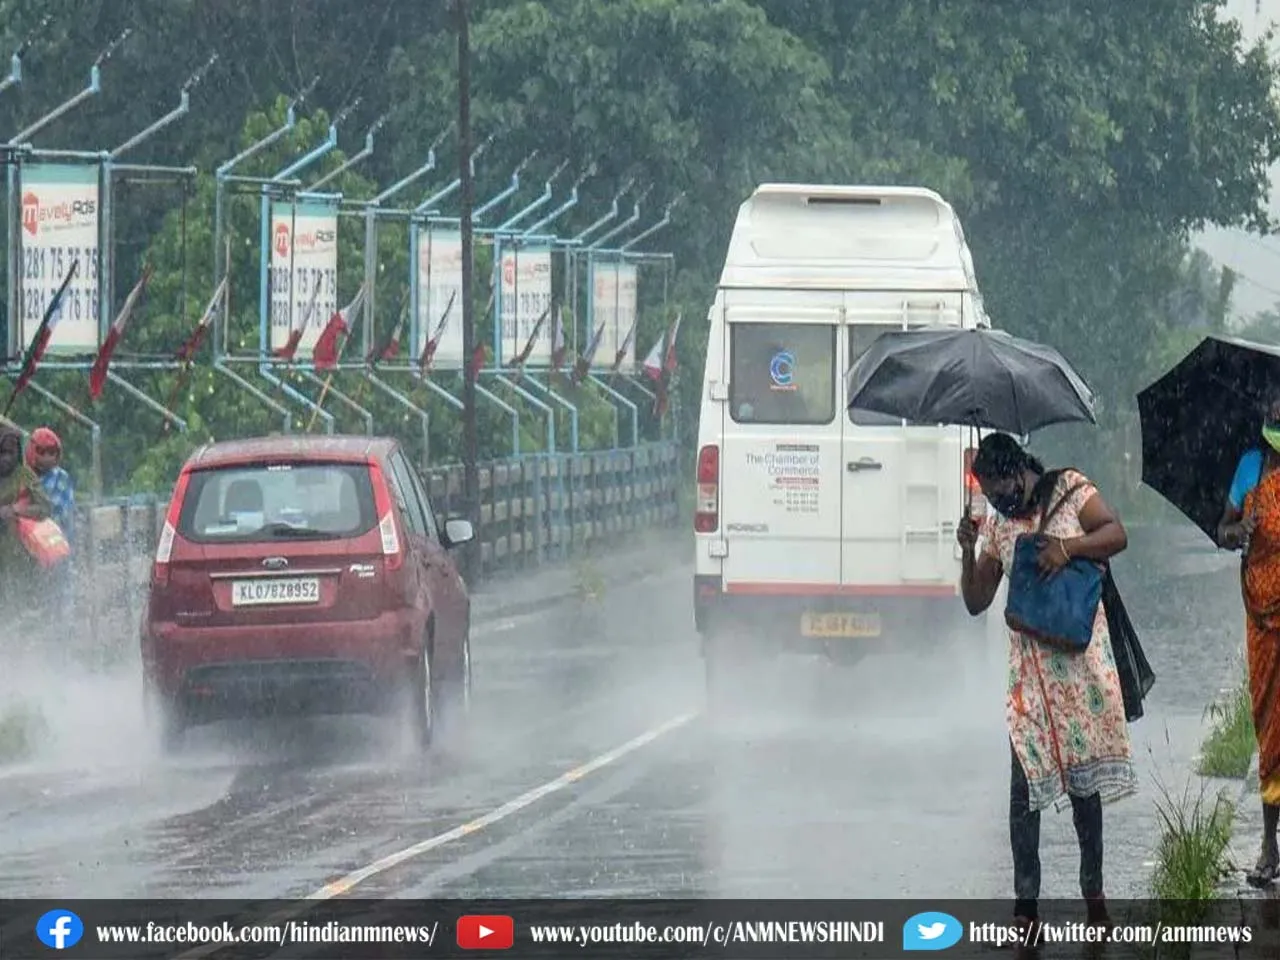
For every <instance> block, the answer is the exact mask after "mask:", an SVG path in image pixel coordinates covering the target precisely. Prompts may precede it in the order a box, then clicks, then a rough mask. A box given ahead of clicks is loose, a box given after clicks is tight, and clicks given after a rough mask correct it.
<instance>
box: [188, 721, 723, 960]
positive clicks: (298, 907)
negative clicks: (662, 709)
mask: <svg viewBox="0 0 1280 960" xmlns="http://www.w3.org/2000/svg"><path fill="white" fill-rule="evenodd" d="M697 716H698V713H697V711H689V712H687V713H682V714H679V715H678V716H674V717H672V718H671V719H670V720H667V721H665V722H663V723H660V724H658V725H657V726H656V727H652V728H651V729H649V730H646V731H645V732H644V733H642V734H640V735H639V736H638V737H633V738H632V739H630V740H628V741H627V742H626V743H624V744H621V745H619V746H616V747H614V748H613V749H612V750H607V751H605V752H604V753H602V754H600V755H599V756H598V757H595V758H594V759H592V760H588V761H587V762H586V763H584V764H582V765H581V766H577V767H574V768H573V769H572V770H567V771H565V772H564V773H562V774H561V775H560V776H558V777H556V778H555V779H554V780H549V781H547V782H546V783H544V784H542V785H541V786H538V787H534V788H533V789H532V790H527V791H525V792H524V793H522V794H520V796H518V797H516V798H515V799H513V800H508V801H507V802H506V803H504V804H503V805H502V806H500V807H495V808H494V809H493V810H490V811H489V812H488V813H486V814H484V815H483V816H480V817H477V818H476V819H474V820H470V821H468V822H467V823H464V824H460V825H459V826H456V827H454V828H453V829H452V830H446V831H445V832H444V833H438V834H436V835H435V836H434V837H428V838H427V839H425V840H421V841H419V842H418V843H415V844H413V845H412V846H409V847H405V848H404V849H403V850H397V851H396V852H395V853H390V854H387V856H385V857H382V858H381V859H379V860H375V861H374V862H373V863H371V864H369V865H368V866H365V867H361V868H360V869H359V870H353V871H352V872H351V873H348V874H347V875H346V876H344V877H339V878H338V879H337V880H333V881H331V882H329V883H326V884H325V885H324V886H323V887H321V888H320V889H319V890H316V891H315V892H314V893H309V894H307V896H306V897H305V898H303V899H302V900H299V901H296V902H294V903H292V904H290V905H289V906H287V907H285V908H283V909H282V910H278V911H276V912H275V913H273V914H271V915H270V916H269V917H267V918H265V919H264V920H261V921H257V920H255V921H254V923H255V924H256V925H261V924H283V923H285V922H287V921H289V920H293V919H296V918H297V917H299V916H300V915H301V914H304V913H306V912H307V911H308V910H310V909H312V904H313V903H315V902H317V901H321V900H332V899H334V898H336V897H340V896H342V895H343V894H345V893H349V892H350V891H351V889H352V888H353V887H355V886H356V885H358V884H360V883H363V882H364V881H366V880H368V879H369V878H370V877H375V876H377V875H378V874H380V873H386V872H387V871H388V870H390V869H392V868H393V867H398V866H399V865H400V864H402V863H404V862H405V861H407V860H412V859H413V858H414V857H420V856H422V855H423V854H424V853H430V852H431V851H432V850H435V849H437V848H438V847H443V846H444V845H445V844H448V843H452V842H453V841H454V840H460V839H462V838H463V837H466V836H469V835H470V834H473V833H475V832H476V831H478V830H483V829H484V828H485V827H490V826H493V825H494V824H495V823H497V822H498V821H500V820H505V819H506V818H507V817H509V816H511V815H512V814H514V813H519V812H520V811H521V810H523V809H525V808H526V807H529V806H532V805H533V804H535V803H537V802H538V801H539V800H541V799H543V798H544V797H548V796H550V795H551V794H553V793H558V792H559V791H561V790H563V789H564V788H565V787H568V786H572V785H573V784H575V783H577V782H578V781H579V780H581V779H582V778H583V777H586V776H588V775H590V774H592V773H595V772H596V771H597V770H599V769H601V768H602V767H607V766H608V765H609V764H611V763H615V762H616V761H618V760H621V759H622V758H623V757H625V756H626V755H627V754H629V753H634V752H635V751H637V750H639V749H640V748H641V747H646V746H648V745H649V744H651V743H653V742H654V741H655V740H657V739H659V738H661V737H664V736H666V735H667V734H668V733H671V732H672V731H674V730H678V729H679V728H680V727H683V726H684V725H685V724H687V723H689V722H690V721H691V720H693V719H694V718H695V717H697ZM227 946H228V945H227V944H219V943H210V944H206V945H204V946H200V947H196V948H195V949H194V950H188V951H187V952H186V953H181V954H178V956H177V957H176V958H175V960H196V958H198V957H207V956H209V955H210V954H213V953H217V952H218V951H219V950H225V949H227Z"/></svg>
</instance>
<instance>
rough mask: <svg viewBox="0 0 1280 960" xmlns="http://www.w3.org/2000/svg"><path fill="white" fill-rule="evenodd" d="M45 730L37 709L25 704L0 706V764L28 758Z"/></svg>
mask: <svg viewBox="0 0 1280 960" xmlns="http://www.w3.org/2000/svg"><path fill="white" fill-rule="evenodd" d="M47 732H48V726H47V724H46V723H45V719H44V716H43V715H42V714H41V713H40V712H39V711H38V710H36V709H34V708H32V707H30V706H27V705H25V704H10V705H8V706H5V707H0V764H6V763H18V762H20V761H22V760H28V759H30V758H31V757H32V756H33V755H34V754H35V752H36V750H37V749H39V746H40V742H41V741H42V740H43V738H44V736H45V734H46V733H47Z"/></svg>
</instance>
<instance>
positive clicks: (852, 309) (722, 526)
mask: <svg viewBox="0 0 1280 960" xmlns="http://www.w3.org/2000/svg"><path fill="white" fill-rule="evenodd" d="M709 319H710V336H709V340H708V344H707V359H706V369H705V372H704V374H703V387H702V400H701V415H700V420H699V425H698V459H697V503H696V507H695V510H696V513H695V519H694V530H695V536H696V540H697V544H696V553H697V561H696V567H695V571H696V572H695V583H694V609H695V620H696V624H697V628H698V631H699V633H700V634H701V635H702V637H703V650H704V653H705V654H706V655H707V656H708V666H709V668H711V671H709V675H710V672H714V670H715V667H716V664H717V663H718V662H721V661H722V660H723V662H724V663H726V664H727V665H728V664H731V662H733V661H735V660H740V659H741V658H742V657H743V656H744V650H743V648H745V647H746V646H748V645H751V644H757V645H763V646H765V647H767V648H773V649H776V648H779V647H782V646H790V645H797V644H798V645H800V646H813V647H817V648H820V649H822V650H825V651H826V652H828V653H833V654H834V653H838V652H839V651H840V650H842V649H843V650H849V651H857V650H859V649H862V648H865V647H866V646H867V645H869V644H873V643H876V642H879V641H880V640H883V641H885V642H898V641H900V640H907V641H914V640H920V641H923V642H926V643H937V642H943V641H945V639H946V637H945V636H944V635H943V632H944V631H955V630H957V629H960V628H961V627H962V625H963V624H966V623H969V622H971V621H970V618H969V616H968V614H967V613H966V612H965V610H964V607H963V603H962V601H961V600H960V598H959V581H960V550H959V547H958V546H957V544H956V525H957V523H958V521H959V519H960V517H961V515H962V512H963V510H964V503H965V485H966V477H969V475H968V473H967V466H968V461H969V459H971V457H972V451H971V450H968V449H967V448H966V441H967V440H968V439H969V438H968V431H967V429H966V428H962V427H943V426H937V425H908V424H905V423H904V422H903V421H901V420H897V419H893V418H889V417H884V416H880V415H877V414H867V413H863V412H860V411H849V410H848V408H847V396H846V394H847V383H846V379H847V378H846V375H847V373H848V370H849V368H850V367H851V365H852V364H853V363H854V361H856V360H857V359H858V357H860V356H861V355H862V353H863V351H865V350H866V349H867V347H868V346H869V345H870V344H871V343H872V341H874V340H875V339H876V338H877V337H878V336H880V335H881V334H882V333H885V332H886V331H890V330H900V329H903V328H913V327H919V326H935V325H941V324H949V325H955V326H958V327H965V328H973V327H979V326H981V327H987V326H989V323H988V321H987V319H986V315H985V313H984V312H983V308H982V300H981V295H980V293H979V291H978V286H977V281H976V279H975V276H974V270H973V259H972V257H971V255H970V252H969V248H968V245H967V244H966V243H965V239H964V233H963V231H962V230H961V227H960V223H959V221H958V220H957V218H956V215H955V212H954V211H953V210H952V208H951V206H950V205H949V204H948V203H947V202H946V201H944V200H943V199H942V198H941V197H940V196H938V195H937V194H936V193H934V192H932V191H930V190H925V189H920V188H910V187H868V186H810V185H803V184H765V185H763V186H761V187H759V188H758V189H757V190H756V191H755V193H753V194H752V196H751V197H750V199H748V200H747V201H746V202H745V203H744V204H742V206H741V208H740V209H739V211H738V218H737V222H736V224H735V225H734V229H733V236H732V238H731V239H730V241H729V250H728V254H727V256H726V258H725V265H724V271H723V273H722V274H721V277H720V283H719V286H718V288H717V291H716V297H715V302H714V303H713V305H712V307H711V312H710V318H709ZM968 483H969V484H970V487H971V490H972V491H973V492H975V493H977V495H978V496H979V497H980V495H981V494H980V491H977V490H976V484H974V482H973V480H972V478H971V477H969V479H968ZM973 509H974V512H975V515H977V516H979V517H981V516H983V515H984V514H985V513H986V510H987V507H986V504H985V502H978V503H975V505H974V508H973Z"/></svg>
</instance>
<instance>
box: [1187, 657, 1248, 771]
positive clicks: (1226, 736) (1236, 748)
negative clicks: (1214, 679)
mask: <svg viewBox="0 0 1280 960" xmlns="http://www.w3.org/2000/svg"><path fill="white" fill-rule="evenodd" d="M1242 672H1244V674H1245V675H1244V676H1242V677H1241V679H1240V681H1239V683H1237V684H1236V686H1235V687H1234V688H1232V689H1231V690H1230V691H1228V693H1227V695H1226V696H1224V697H1222V698H1221V699H1219V700H1218V701H1217V702H1216V703H1211V704H1210V705H1209V706H1208V707H1207V708H1206V710H1205V715H1206V717H1207V718H1208V719H1209V720H1210V722H1211V723H1212V726H1211V727H1210V729H1209V734H1208V736H1206V737H1205V740H1204V743H1203V744H1202V745H1201V747H1200V763H1199V767H1198V770H1197V772H1198V773H1199V774H1200V775H1201V776H1202V777H1231V778H1234V779H1242V778H1243V777H1245V776H1246V775H1247V774H1248V773H1249V765H1250V763H1251V762H1252V761H1253V753H1254V750H1255V749H1256V748H1257V740H1256V739H1255V736H1254V730H1253V706H1252V702H1251V701H1250V698H1249V677H1248V674H1247V672H1245V671H1242Z"/></svg>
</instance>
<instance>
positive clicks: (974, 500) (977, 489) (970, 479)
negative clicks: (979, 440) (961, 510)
mask: <svg viewBox="0 0 1280 960" xmlns="http://www.w3.org/2000/svg"><path fill="white" fill-rule="evenodd" d="M977 455H978V451H977V450H975V449H974V448H973V447H970V448H969V449H967V450H966V451H965V452H964V486H965V493H966V494H967V495H968V502H969V503H970V504H971V506H970V507H969V515H970V516H971V517H973V518H974V519H975V520H978V521H979V522H981V521H982V520H983V519H984V518H985V517H986V515H987V498H986V496H985V495H984V494H983V492H982V484H980V483H978V478H977V477H976V476H974V474H973V461H974V458H975V457H977Z"/></svg>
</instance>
